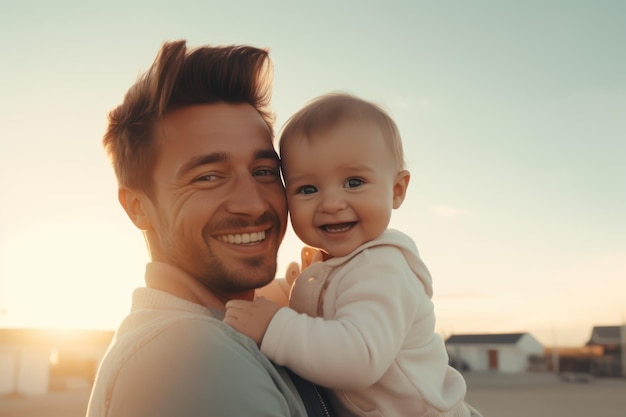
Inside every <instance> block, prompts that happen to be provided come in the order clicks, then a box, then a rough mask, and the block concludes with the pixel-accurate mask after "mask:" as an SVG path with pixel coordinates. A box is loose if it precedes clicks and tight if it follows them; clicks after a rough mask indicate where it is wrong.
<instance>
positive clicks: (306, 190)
mask: <svg viewBox="0 0 626 417" xmlns="http://www.w3.org/2000/svg"><path fill="white" fill-rule="evenodd" d="M315 192H317V188H315V187H313V186H312V185H303V186H302V187H298V189H297V190H296V194H313V193H315Z"/></svg>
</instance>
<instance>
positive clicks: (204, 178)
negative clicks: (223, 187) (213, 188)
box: [193, 174, 219, 182]
mask: <svg viewBox="0 0 626 417" xmlns="http://www.w3.org/2000/svg"><path fill="white" fill-rule="evenodd" d="M218 178H219V177H218V176H217V175H215V174H205V175H201V176H199V177H196V178H194V180H193V181H194V182H212V181H215V180H217V179H218Z"/></svg>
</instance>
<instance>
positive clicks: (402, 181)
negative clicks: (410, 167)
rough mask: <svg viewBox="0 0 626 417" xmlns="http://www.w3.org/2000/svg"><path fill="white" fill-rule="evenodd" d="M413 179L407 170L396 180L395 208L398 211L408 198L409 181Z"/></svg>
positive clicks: (399, 173)
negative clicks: (406, 197) (405, 198)
mask: <svg viewBox="0 0 626 417" xmlns="http://www.w3.org/2000/svg"><path fill="white" fill-rule="evenodd" d="M410 179H411V173H410V172H409V171H407V170H406V169H403V170H402V171H400V172H398V174H396V179H395V181H394V183H393V208H394V209H397V208H399V207H400V206H401V205H402V202H403V201H404V197H405V196H406V190H407V188H408V187H409V180H410Z"/></svg>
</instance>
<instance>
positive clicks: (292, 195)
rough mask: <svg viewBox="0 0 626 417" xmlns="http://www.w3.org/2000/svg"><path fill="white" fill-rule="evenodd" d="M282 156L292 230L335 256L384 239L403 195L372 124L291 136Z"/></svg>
mask: <svg viewBox="0 0 626 417" xmlns="http://www.w3.org/2000/svg"><path fill="white" fill-rule="evenodd" d="M281 158H282V163H283V169H284V174H285V183H286V184H285V185H286V191H287V201H288V204H289V211H290V216H291V224H292V226H293V229H294V231H295V232H296V234H297V235H298V237H299V238H300V239H301V240H302V241H303V242H304V243H306V244H307V245H310V246H313V247H316V248H320V249H322V250H324V251H326V252H328V253H329V254H330V255H331V256H333V257H338V256H344V255H347V254H349V253H350V252H352V251H353V250H354V249H356V248H357V247H358V246H360V245H361V244H363V243H365V242H367V241H370V240H372V239H374V238H375V237H377V236H378V235H380V234H381V233H382V232H383V231H384V230H385V229H386V228H387V226H388V224H389V219H390V218H391V211H392V210H393V209H394V208H397V207H398V206H399V204H400V202H401V201H402V198H403V197H404V192H405V188H406V184H404V186H398V177H399V173H398V170H397V168H396V163H395V160H394V157H393V155H392V152H391V150H390V149H388V147H387V145H386V142H385V140H384V138H383V136H382V133H381V132H380V129H378V127H377V126H376V125H375V124H373V123H370V122H368V121H346V122H343V123H341V124H339V125H338V126H335V127H333V128H331V129H327V130H324V131H322V132H321V133H317V134H315V135H313V136H312V137H311V138H308V139H306V138H291V139H290V140H289V142H288V143H287V144H285V145H284V146H283V149H282V155H281ZM403 172H404V173H406V171H403ZM406 175H408V174H406ZM406 181H408V178H406ZM399 193H400V194H401V198H400V199H399V200H398V198H397V197H398V194H399Z"/></svg>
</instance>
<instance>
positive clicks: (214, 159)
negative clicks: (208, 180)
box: [178, 149, 280, 177]
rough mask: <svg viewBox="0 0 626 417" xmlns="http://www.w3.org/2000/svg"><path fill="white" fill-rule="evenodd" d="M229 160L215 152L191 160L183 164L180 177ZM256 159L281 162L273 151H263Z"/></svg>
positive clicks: (220, 153) (257, 153) (225, 155)
mask: <svg viewBox="0 0 626 417" xmlns="http://www.w3.org/2000/svg"><path fill="white" fill-rule="evenodd" d="M229 159H230V156H229V155H228V154H226V153H224V152H214V153H210V154H208V155H200V156H196V157H195V158H191V159H190V160H189V161H187V162H186V163H185V164H183V166H181V167H180V169H179V170H178V176H179V177H182V176H185V175H186V174H187V173H189V172H190V171H192V170H193V169H195V168H197V167H199V166H202V165H209V164H215V163H218V162H225V161H228V160H229ZM254 159H255V160H259V159H271V160H274V161H276V162H279V161H280V159H279V158H278V154H277V153H276V151H275V150H273V149H262V150H260V151H257V152H256V153H255V154H254Z"/></svg>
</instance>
